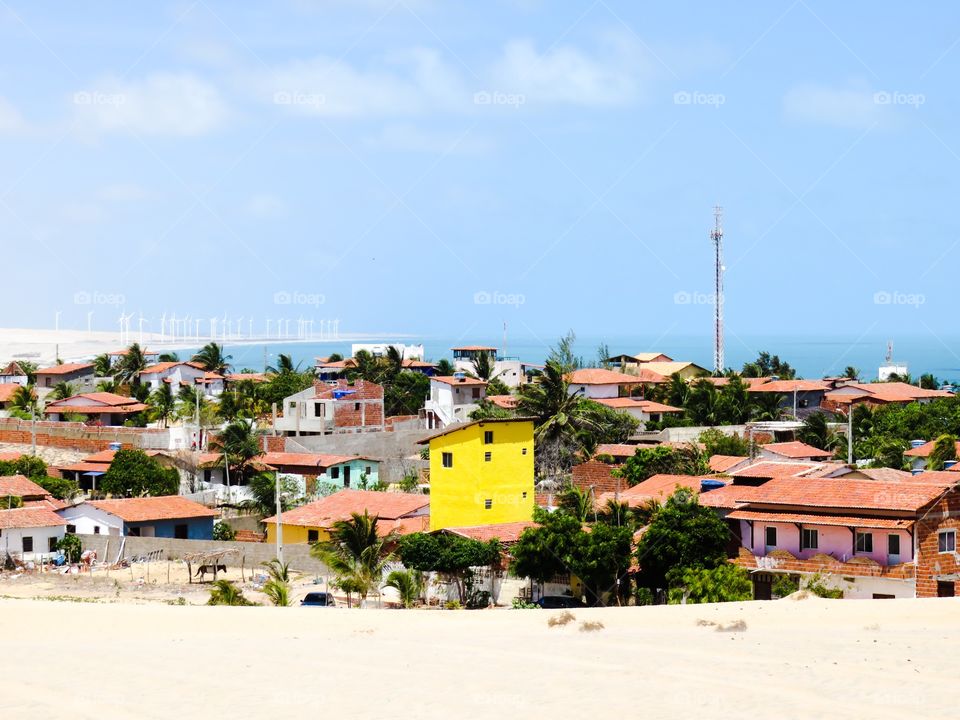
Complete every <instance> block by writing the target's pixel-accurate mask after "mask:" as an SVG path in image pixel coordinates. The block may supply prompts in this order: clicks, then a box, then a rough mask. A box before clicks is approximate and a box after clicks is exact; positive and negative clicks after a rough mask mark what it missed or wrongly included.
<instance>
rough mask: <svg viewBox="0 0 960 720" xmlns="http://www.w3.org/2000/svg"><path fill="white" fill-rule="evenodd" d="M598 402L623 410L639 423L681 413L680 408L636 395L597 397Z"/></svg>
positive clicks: (658, 420)
mask: <svg viewBox="0 0 960 720" xmlns="http://www.w3.org/2000/svg"><path fill="white" fill-rule="evenodd" d="M596 402H598V403H600V404H601V405H606V406H607V407H608V408H612V409H613V410H619V411H620V412H625V413H627V415H632V416H633V417H635V418H636V419H637V420H639V421H640V422H641V423H648V422H660V421H661V420H663V416H664V415H673V414H678V413H683V409H682V408H676V407H673V406H672V405H664V404H663V403H658V402H654V401H653V400H644V399H642V398H638V397H613V398H599V399H597V401H596Z"/></svg>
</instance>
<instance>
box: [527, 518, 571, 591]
mask: <svg viewBox="0 0 960 720" xmlns="http://www.w3.org/2000/svg"><path fill="white" fill-rule="evenodd" d="M533 519H534V520H535V521H536V522H537V525H536V526H535V527H532V528H527V529H526V530H524V531H523V533H521V535H520V538H519V539H518V540H517V542H516V543H514V545H513V547H512V548H510V554H511V556H513V562H511V563H510V574H511V575H513V576H514V577H521V578H530V579H531V580H532V581H533V582H535V583H537V584H538V585H540V586H541V587H542V586H543V584H544V583H547V582H550V581H551V580H553V578H555V577H556V576H558V575H565V574H567V573H569V572H570V558H571V557H572V555H573V552H574V550H575V547H576V540H577V536H578V534H579V533H581V532H583V523H581V522H580V521H579V520H577V518H575V517H574V516H573V515H570V514H569V513H566V512H563V511H559V510H558V511H556V512H552V513H551V512H547V511H545V510H543V509H542V508H537V509H536V510H534V515H533Z"/></svg>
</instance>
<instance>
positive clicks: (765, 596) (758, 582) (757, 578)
mask: <svg viewBox="0 0 960 720" xmlns="http://www.w3.org/2000/svg"><path fill="white" fill-rule="evenodd" d="M753 599H754V600H772V599H773V577H771V576H770V575H766V574H764V575H759V574H758V575H754V576H753Z"/></svg>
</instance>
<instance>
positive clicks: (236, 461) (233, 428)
mask: <svg viewBox="0 0 960 720" xmlns="http://www.w3.org/2000/svg"><path fill="white" fill-rule="evenodd" d="M210 448H211V450H213V451H214V452H217V453H220V454H221V455H225V456H226V459H227V462H228V463H229V464H230V469H231V471H232V472H233V473H236V475H235V477H236V478H237V480H238V482H239V483H240V484H243V483H245V482H246V481H247V480H248V479H249V478H250V475H251V474H252V473H253V469H254V468H253V460H254V458H256V457H258V456H259V455H260V454H261V452H262V450H261V448H260V441H259V438H258V436H257V431H256V430H255V429H254V427H253V425H252V424H251V423H249V422H247V421H245V420H234V421H233V422H232V423H229V424H228V425H227V426H226V427H225V428H224V429H223V430H222V431H221V432H220V433H219V434H218V435H217V437H216V438H215V439H214V440H213V441H212V442H211V443H210Z"/></svg>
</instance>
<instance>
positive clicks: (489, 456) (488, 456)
mask: <svg viewBox="0 0 960 720" xmlns="http://www.w3.org/2000/svg"><path fill="white" fill-rule="evenodd" d="M491 460H493V453H492V452H485V453H484V454H483V461H484V462H490V461H491Z"/></svg>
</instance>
